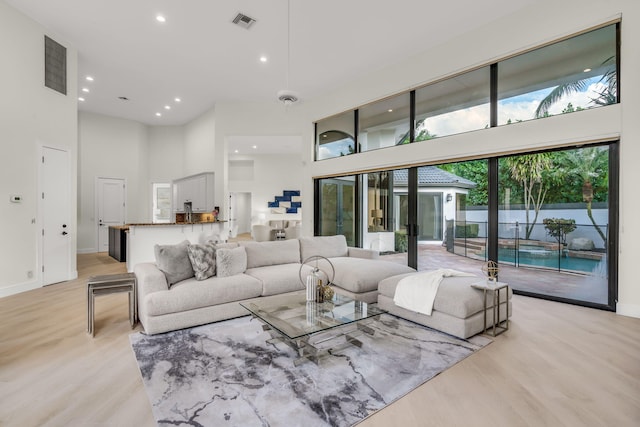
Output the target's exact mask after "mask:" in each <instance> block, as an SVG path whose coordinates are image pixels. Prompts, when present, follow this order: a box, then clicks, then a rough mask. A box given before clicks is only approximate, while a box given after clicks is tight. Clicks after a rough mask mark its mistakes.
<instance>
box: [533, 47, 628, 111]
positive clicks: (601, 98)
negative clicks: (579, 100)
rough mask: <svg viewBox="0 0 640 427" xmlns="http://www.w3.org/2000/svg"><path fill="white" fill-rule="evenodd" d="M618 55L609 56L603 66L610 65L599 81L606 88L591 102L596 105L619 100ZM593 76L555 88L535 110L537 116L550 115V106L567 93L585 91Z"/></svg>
mask: <svg viewBox="0 0 640 427" xmlns="http://www.w3.org/2000/svg"><path fill="white" fill-rule="evenodd" d="M615 61H616V57H615V56H611V57H609V58H607V59H606V60H605V61H604V62H603V63H602V66H607V67H609V68H608V69H607V71H606V72H605V73H604V74H603V75H602V77H600V80H598V83H604V84H605V88H604V89H603V90H602V91H601V92H599V93H598V97H597V98H592V99H591V102H593V103H594V104H596V105H600V106H602V105H609V104H614V103H616V102H617V101H618V95H617V94H618V73H617V70H616V62H615ZM590 79H591V77H588V78H584V79H580V80H576V81H573V82H567V83H563V84H561V85H558V86H556V87H555V89H553V90H552V91H551V92H550V93H549V94H548V95H547V96H546V97H544V99H543V100H542V101H540V104H539V105H538V108H536V112H535V116H534V117H535V118H536V119H539V118H541V117H545V116H548V115H549V108H551V106H552V105H553V104H555V103H556V102H558V101H559V100H560V99H562V98H563V97H564V96H566V95H570V94H572V93H574V92H584V91H585V90H587V89H588V88H589V80H590Z"/></svg>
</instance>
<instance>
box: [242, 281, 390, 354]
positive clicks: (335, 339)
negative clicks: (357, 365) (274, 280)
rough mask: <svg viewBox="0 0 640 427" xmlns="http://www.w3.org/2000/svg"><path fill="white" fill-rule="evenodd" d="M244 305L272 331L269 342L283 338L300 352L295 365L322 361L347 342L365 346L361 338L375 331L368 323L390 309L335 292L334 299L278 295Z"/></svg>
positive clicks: (344, 346) (302, 294)
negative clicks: (308, 299)
mask: <svg viewBox="0 0 640 427" xmlns="http://www.w3.org/2000/svg"><path fill="white" fill-rule="evenodd" d="M240 305H242V306H243V307H244V308H246V309H247V310H249V312H251V314H252V315H253V316H254V317H256V318H258V319H259V320H260V321H262V322H263V326H262V327H263V330H265V331H268V332H269V333H270V334H271V339H270V340H268V341H267V342H276V341H282V342H284V343H286V344H288V345H289V346H291V347H292V348H293V349H294V350H296V351H297V353H298V358H297V359H296V360H294V362H293V363H294V365H295V366H298V365H300V364H301V363H304V362H305V361H307V360H311V361H313V362H315V363H318V360H319V359H320V358H321V357H322V356H324V355H327V354H331V353H335V352H338V351H340V350H343V349H344V348H346V347H347V346H350V345H355V346H358V347H361V346H362V342H361V341H360V340H358V339H357V337H358V336H359V335H361V334H362V333H367V334H369V335H373V334H374V330H373V329H372V328H370V327H368V326H367V324H368V323H369V322H370V321H371V320H372V319H373V318H375V317H377V316H379V315H381V314H383V313H386V311H385V310H382V309H380V308H378V307H377V306H376V305H371V304H367V303H365V302H362V301H356V300H354V299H352V298H349V297H346V296H343V295H339V294H337V293H336V294H335V295H334V297H333V299H332V300H331V301H325V302H323V303H317V302H313V301H310V302H308V301H306V293H305V292H304V291H303V292H296V293H294V294H287V295H276V296H272V297H265V298H264V299H260V300H253V301H246V302H241V303H240Z"/></svg>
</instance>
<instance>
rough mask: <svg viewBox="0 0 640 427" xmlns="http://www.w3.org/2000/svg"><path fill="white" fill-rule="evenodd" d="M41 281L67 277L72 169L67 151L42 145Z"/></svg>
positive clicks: (55, 281)
mask: <svg viewBox="0 0 640 427" xmlns="http://www.w3.org/2000/svg"><path fill="white" fill-rule="evenodd" d="M41 166H42V168H41V172H42V173H41V174H40V177H41V180H42V181H41V184H40V188H41V189H42V195H41V199H42V204H41V206H42V212H41V213H42V284H43V285H50V284H52V283H58V282H62V281H65V280H69V279H70V278H71V277H70V267H69V266H70V261H71V229H70V222H69V219H70V218H71V213H70V207H71V172H70V169H69V153H68V152H67V151H64V150H58V149H55V148H49V147H42V165H41Z"/></svg>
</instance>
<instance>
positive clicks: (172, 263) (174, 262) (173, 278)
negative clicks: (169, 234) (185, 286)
mask: <svg viewBox="0 0 640 427" xmlns="http://www.w3.org/2000/svg"><path fill="white" fill-rule="evenodd" d="M188 246H189V241H188V240H185V241H183V242H181V243H178V244H177V245H155V246H154V248H153V249H154V252H155V256H156V265H157V266H158V268H159V269H160V271H162V272H163V273H164V275H165V276H166V277H167V283H168V284H169V286H171V285H173V284H175V283H178V282H180V281H181V280H185V279H188V278H190V277H193V275H194V272H193V267H192V266H191V261H189V254H188V252H187V247H188Z"/></svg>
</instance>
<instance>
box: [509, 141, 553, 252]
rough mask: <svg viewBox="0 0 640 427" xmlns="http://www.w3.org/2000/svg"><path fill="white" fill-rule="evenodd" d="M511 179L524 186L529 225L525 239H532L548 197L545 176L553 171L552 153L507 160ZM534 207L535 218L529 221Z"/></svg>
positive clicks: (524, 201) (526, 155) (525, 208)
mask: <svg viewBox="0 0 640 427" xmlns="http://www.w3.org/2000/svg"><path fill="white" fill-rule="evenodd" d="M505 161H506V165H507V167H508V168H509V172H510V173H511V177H512V178H513V179H514V180H516V181H517V182H519V183H520V184H522V190H523V193H524V195H523V198H524V200H523V203H524V210H525V216H526V221H527V224H526V226H525V238H526V239H527V240H528V239H529V237H531V232H532V231H533V227H534V226H535V225H536V222H537V221H538V214H539V213H540V209H541V208H542V204H543V203H544V198H545V197H546V195H547V189H548V187H547V185H545V183H544V181H543V179H542V178H543V174H544V173H545V172H547V171H549V170H550V169H551V166H552V163H551V155H550V153H536V154H525V155H521V156H514V157H508V158H507V159H505ZM532 207H533V210H534V212H535V216H534V217H533V221H531V222H530V221H529V211H530V210H531V208H532Z"/></svg>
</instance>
